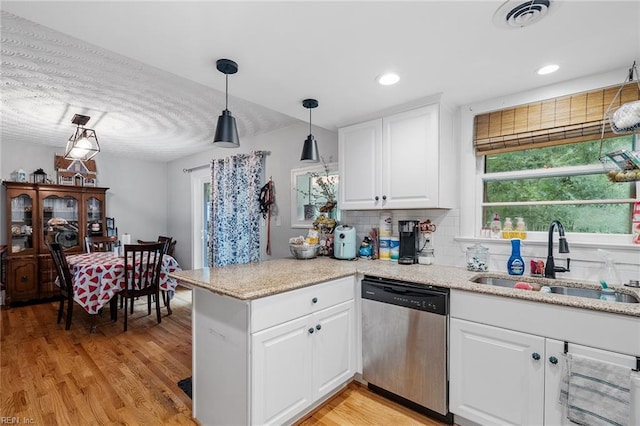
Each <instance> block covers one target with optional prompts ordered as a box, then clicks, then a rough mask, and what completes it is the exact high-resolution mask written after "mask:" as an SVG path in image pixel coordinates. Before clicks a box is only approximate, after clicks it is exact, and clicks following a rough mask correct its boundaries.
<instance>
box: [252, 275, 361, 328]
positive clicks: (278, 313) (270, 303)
mask: <svg viewBox="0 0 640 426" xmlns="http://www.w3.org/2000/svg"><path fill="white" fill-rule="evenodd" d="M354 295H355V277H354V276H353V275H350V276H348V277H344V278H338V279H335V280H331V281H327V282H324V283H321V284H316V285H314V286H311V287H305V288H300V289H297V290H292V291H287V292H284V293H280V294H275V295H273V296H268V297H263V298H261V299H256V300H253V301H251V333H255V332H257V331H260V330H264V329H265V328H269V327H272V326H274V325H277V324H282V323H283V322H286V321H291V320H293V319H295V318H299V317H301V316H304V315H308V314H311V313H313V312H317V311H319V310H322V309H325V308H328V307H330V306H333V305H336V304H338V303H342V302H346V301H347V300H351V299H353V298H354ZM314 300H315V302H314Z"/></svg>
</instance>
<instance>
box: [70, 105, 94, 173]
mask: <svg viewBox="0 0 640 426" xmlns="http://www.w3.org/2000/svg"><path fill="white" fill-rule="evenodd" d="M90 119H91V117H89V116H88V115H81V114H75V115H74V116H73V118H72V119H71V122H72V123H73V124H75V125H76V126H77V127H76V131H75V132H74V133H73V135H71V137H70V138H69V140H68V141H67V148H66V149H65V150H64V158H66V159H67V160H82V161H87V160H90V159H92V158H93V157H95V156H96V154H97V153H99V152H100V144H99V143H98V136H97V135H96V132H95V130H93V129H85V128H84V125H85V124H87V122H88V121H89V120H90Z"/></svg>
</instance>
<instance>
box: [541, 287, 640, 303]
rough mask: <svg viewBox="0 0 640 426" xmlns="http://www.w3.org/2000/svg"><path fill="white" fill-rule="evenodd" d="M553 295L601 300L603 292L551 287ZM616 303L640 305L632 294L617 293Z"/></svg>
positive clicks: (589, 289) (592, 289)
mask: <svg viewBox="0 0 640 426" xmlns="http://www.w3.org/2000/svg"><path fill="white" fill-rule="evenodd" d="M550 288H551V293H556V294H565V295H567V296H578V297H586V298H589V299H600V295H601V294H602V292H601V291H600V290H597V289H594V288H581V287H566V286H563V285H554V286H550ZM614 294H615V297H616V300H615V301H616V302H624V303H638V298H637V297H636V296H634V295H632V294H626V293H618V292H615V293H614Z"/></svg>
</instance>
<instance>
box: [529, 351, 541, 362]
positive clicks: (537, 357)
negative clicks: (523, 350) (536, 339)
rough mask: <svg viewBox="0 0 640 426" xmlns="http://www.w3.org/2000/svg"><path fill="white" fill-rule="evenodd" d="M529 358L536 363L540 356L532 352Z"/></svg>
mask: <svg viewBox="0 0 640 426" xmlns="http://www.w3.org/2000/svg"><path fill="white" fill-rule="evenodd" d="M531 358H533V359H535V360H536V361H538V360H539V359H540V354H539V353H538V352H534V353H532V354H531Z"/></svg>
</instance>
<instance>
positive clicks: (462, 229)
mask: <svg viewBox="0 0 640 426" xmlns="http://www.w3.org/2000/svg"><path fill="white" fill-rule="evenodd" d="M626 72H628V68H624V67H621V68H617V69H612V70H609V71H607V72H603V73H601V74H593V75H589V76H586V77H580V78H576V79H572V80H564V81H561V82H558V83H552V84H550V85H548V86H540V87H537V88H534V89H530V90H524V91H521V92H515V93H507V94H504V95H498V96H497V97H495V98H491V99H487V100H483V101H478V102H474V103H469V104H464V105H461V106H460V108H459V110H458V115H457V126H456V131H455V136H456V139H457V140H458V141H459V145H458V150H459V151H458V153H459V159H460V165H459V169H460V172H461V175H460V199H459V200H460V201H459V211H458V212H457V214H459V217H460V220H459V232H458V236H457V237H455V238H454V240H455V241H457V242H459V243H470V242H471V243H473V242H480V243H482V244H488V245H490V246H491V247H494V250H497V251H499V252H501V251H503V252H504V253H505V254H506V255H507V256H508V244H509V241H508V240H502V239H500V240H490V239H488V238H481V237H480V231H481V229H482V226H483V224H484V220H483V217H482V205H481V204H482V202H483V201H484V200H483V183H482V179H481V173H483V172H484V157H483V156H476V153H475V149H474V147H473V139H474V117H475V116H476V115H478V114H483V113H486V112H490V111H497V110H499V109H503V108H509V107H514V106H518V105H524V104H528V103H532V102H537V101H540V100H543V99H550V98H553V97H559V96H565V95H570V94H572V93H578V92H585V91H589V90H592V89H593V88H598V87H607V86H613V85H619V84H620V75H624V73H626ZM636 196H637V197H640V183H638V182H636ZM568 235H569V238H570V239H569V241H570V244H571V250H572V251H574V248H575V249H579V248H580V247H582V248H584V249H588V250H587V251H584V252H582V255H583V256H592V255H593V253H592V251H591V249H594V248H607V249H610V250H615V251H616V253H617V255H618V256H621V257H622V258H624V259H626V260H624V259H623V261H627V262H629V263H632V264H634V265H635V264H637V250H638V245H637V244H633V243H632V242H631V237H630V236H628V235H625V234H617V235H618V236H613V238H610V237H612V236H611V235H602V234H584V233H575V234H573V235H572V233H568ZM547 237H548V233H547V232H528V233H527V239H526V243H525V246H526V247H529V249H530V250H533V251H534V252H536V253H537V251H536V250H542V248H543V247H546V245H547ZM602 237H605V238H602ZM625 237H626V238H625ZM593 259H594V261H596V260H599V258H597V257H596V256H593Z"/></svg>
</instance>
